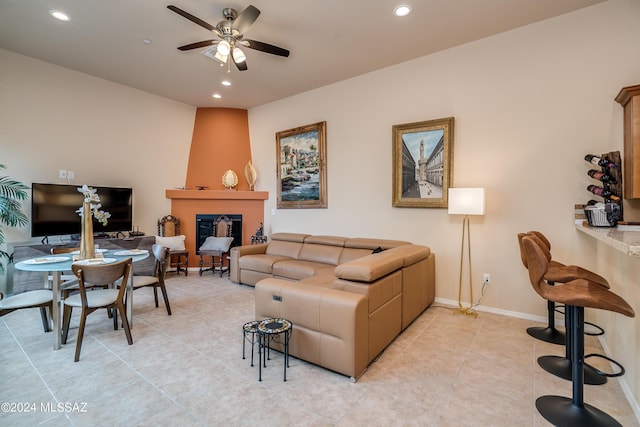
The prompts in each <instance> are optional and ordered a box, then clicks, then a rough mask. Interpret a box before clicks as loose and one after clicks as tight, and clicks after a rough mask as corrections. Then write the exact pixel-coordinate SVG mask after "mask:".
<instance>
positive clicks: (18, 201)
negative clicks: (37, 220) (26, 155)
mask: <svg viewBox="0 0 640 427" xmlns="http://www.w3.org/2000/svg"><path fill="white" fill-rule="evenodd" d="M0 169H5V166H4V165H0ZM27 189H29V187H27V186H26V185H24V184H23V183H21V182H19V181H16V180H14V179H12V178H10V177H8V176H0V275H4V274H5V261H6V265H7V266H8V265H9V264H11V262H12V261H13V260H12V258H13V254H11V253H9V252H7V251H6V250H5V249H6V247H5V244H4V243H5V242H4V239H5V236H4V230H3V227H4V226H7V227H18V226H25V225H27V224H29V218H27V215H25V213H24V212H22V201H23V200H26V199H27V198H28V197H29V193H28V192H27V191H26V190H27ZM9 284H10V282H9V278H7V282H6V283H5V284H4V285H5V286H4V287H5V288H9V287H10V286H9ZM4 291H11V289H4Z"/></svg>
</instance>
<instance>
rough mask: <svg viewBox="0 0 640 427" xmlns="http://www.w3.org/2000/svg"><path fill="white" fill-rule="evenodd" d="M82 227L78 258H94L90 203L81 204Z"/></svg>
mask: <svg viewBox="0 0 640 427" xmlns="http://www.w3.org/2000/svg"><path fill="white" fill-rule="evenodd" d="M81 222H82V228H81V233H80V259H89V258H95V257H96V252H95V249H96V248H95V246H93V221H92V217H91V203H89V202H84V204H83V205H82V221H81Z"/></svg>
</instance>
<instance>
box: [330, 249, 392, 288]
mask: <svg viewBox="0 0 640 427" xmlns="http://www.w3.org/2000/svg"><path fill="white" fill-rule="evenodd" d="M402 264H403V258H402V257H399V256H397V255H395V254H394V253H392V252H391V251H384V252H380V253H377V254H371V255H367V256H365V257H362V258H358V259H354V260H353V261H349V262H347V263H344V264H340V265H339V266H337V267H336V268H335V270H334V273H335V275H336V277H338V278H340V279H344V280H354V281H356V282H373V281H374V280H376V279H378V278H380V277H382V276H385V275H387V274H389V273H391V272H393V271H396V270H398V269H400V268H402Z"/></svg>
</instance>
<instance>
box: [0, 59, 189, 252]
mask: <svg viewBox="0 0 640 427" xmlns="http://www.w3.org/2000/svg"><path fill="white" fill-rule="evenodd" d="M0 64H2V66H0V153H1V154H0V164H4V165H5V166H7V169H5V170H3V171H2V172H0V175H5V174H6V175H8V176H11V177H12V178H14V179H17V180H19V181H22V182H24V183H25V184H27V185H30V184H31V183H32V182H45V183H60V184H63V183H67V180H64V179H58V170H59V169H66V170H73V171H74V172H75V177H76V179H75V180H73V181H72V182H71V183H72V184H78V185H79V186H80V185H82V184H89V185H104V186H122V187H132V188H133V192H134V193H133V194H134V221H133V222H134V225H137V226H139V227H140V230H141V231H144V232H146V233H147V234H156V221H157V219H158V218H159V217H161V216H163V215H166V214H168V213H170V212H171V203H170V200H168V199H166V198H165V190H166V189H167V188H172V187H176V186H182V185H184V181H185V177H186V171H187V160H188V156H189V147H190V145H191V135H192V133H193V123H194V118H195V107H193V106H189V105H186V104H181V103H178V102H175V101H170V100H167V99H165V98H161V97H158V96H155V95H151V94H148V93H145V92H142V91H139V90H136V89H132V88H129V87H125V86H122V85H118V84H115V83H112V82H108V81H105V80H101V79H98V78H95V77H92V76H89V75H86V74H82V73H78V72H75V71H72V70H69V69H66V68H62V67H58V66H56V65H52V64H49V63H46V62H42V61H38V60H34V59H32V58H28V57H25V56H22V55H17V54H15V53H12V52H8V51H5V50H0ZM30 210H31V205H30V202H27V203H26V204H25V211H26V212H27V213H29V212H30ZM96 231H97V230H96ZM78 232H80V230H78ZM5 237H6V240H7V241H8V242H19V241H27V240H29V239H30V229H29V228H28V227H27V228H23V229H6V230H5Z"/></svg>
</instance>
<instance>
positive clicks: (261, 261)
mask: <svg viewBox="0 0 640 427" xmlns="http://www.w3.org/2000/svg"><path fill="white" fill-rule="evenodd" d="M288 259H289V258H288V257H286V256H281V255H266V254H255V255H244V256H242V257H240V259H238V265H239V267H240V268H241V269H242V270H252V271H259V272H261V273H269V274H273V265H274V264H275V263H277V262H280V261H285V260H288Z"/></svg>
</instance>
